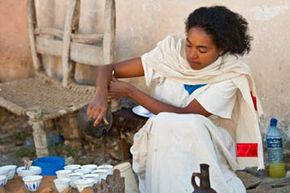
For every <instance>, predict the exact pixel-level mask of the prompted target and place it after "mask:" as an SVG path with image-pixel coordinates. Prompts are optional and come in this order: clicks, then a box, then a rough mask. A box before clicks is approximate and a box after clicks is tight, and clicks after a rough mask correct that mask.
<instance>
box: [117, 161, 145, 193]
mask: <svg viewBox="0 0 290 193" xmlns="http://www.w3.org/2000/svg"><path fill="white" fill-rule="evenodd" d="M114 169H118V170H120V173H121V177H124V178H125V193H139V189H138V186H137V182H136V179H135V176H134V173H133V170H132V167H131V164H130V163H129V162H124V163H120V164H118V165H116V166H115V167H114Z"/></svg>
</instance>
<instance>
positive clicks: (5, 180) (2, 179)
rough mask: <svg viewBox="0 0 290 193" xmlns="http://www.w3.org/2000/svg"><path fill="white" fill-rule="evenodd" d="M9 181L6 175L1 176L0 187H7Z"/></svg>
mask: <svg viewBox="0 0 290 193" xmlns="http://www.w3.org/2000/svg"><path fill="white" fill-rule="evenodd" d="M7 181H8V179H7V177H6V176H4V175H0V187H2V186H5V185H6V183H7Z"/></svg>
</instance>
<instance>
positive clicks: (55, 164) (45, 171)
mask: <svg viewBox="0 0 290 193" xmlns="http://www.w3.org/2000/svg"><path fill="white" fill-rule="evenodd" d="M32 165H34V166H39V167H41V174H40V175H42V176H56V173H55V172H56V171H57V170H63V169H64V165H65V160H64V158H63V157H57V156H49V157H40V158H37V159H35V160H34V161H33V162H32Z"/></svg>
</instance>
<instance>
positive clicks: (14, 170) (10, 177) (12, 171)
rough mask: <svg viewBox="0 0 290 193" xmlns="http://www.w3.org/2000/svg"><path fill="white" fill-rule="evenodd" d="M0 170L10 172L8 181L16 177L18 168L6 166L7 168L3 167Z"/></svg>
mask: <svg viewBox="0 0 290 193" xmlns="http://www.w3.org/2000/svg"><path fill="white" fill-rule="evenodd" d="M0 168H2V169H4V170H5V169H8V170H9V171H8V173H7V178H8V180H11V179H12V178H13V177H14V175H15V172H16V168H17V166H16V165H6V166H2V167H0Z"/></svg>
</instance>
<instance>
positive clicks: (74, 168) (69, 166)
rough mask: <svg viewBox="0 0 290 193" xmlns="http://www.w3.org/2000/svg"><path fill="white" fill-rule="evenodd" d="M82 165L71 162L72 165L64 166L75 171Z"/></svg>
mask: <svg viewBox="0 0 290 193" xmlns="http://www.w3.org/2000/svg"><path fill="white" fill-rule="evenodd" d="M80 167H81V165H79V164H70V165H66V166H64V169H65V170H71V171H73V172H74V171H75V170H77V169H79V168H80Z"/></svg>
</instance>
